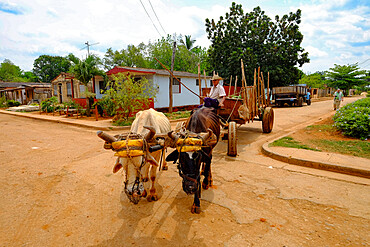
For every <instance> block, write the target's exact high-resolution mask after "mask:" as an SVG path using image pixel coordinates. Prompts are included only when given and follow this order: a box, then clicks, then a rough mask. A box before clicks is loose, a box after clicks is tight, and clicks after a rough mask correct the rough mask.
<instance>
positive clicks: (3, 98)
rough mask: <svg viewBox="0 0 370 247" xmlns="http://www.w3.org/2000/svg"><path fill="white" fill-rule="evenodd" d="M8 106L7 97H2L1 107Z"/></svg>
mask: <svg viewBox="0 0 370 247" xmlns="http://www.w3.org/2000/svg"><path fill="white" fill-rule="evenodd" d="M4 107H6V98H5V96H3V97H0V108H4Z"/></svg>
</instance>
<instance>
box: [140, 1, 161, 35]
mask: <svg viewBox="0 0 370 247" xmlns="http://www.w3.org/2000/svg"><path fill="white" fill-rule="evenodd" d="M140 3H141V6H143V8H144V10H145V12H146V14H147V15H148V17H149V19H150V21H151V22H152V24H153V26H154V28H155V30H157V32H158V34H159V36H161V37H162V35H161V33H160V32H159V31H158V29H157V27H156V26H155V24H154V22H153V20H152V18H151V17H150V15H149V13H148V11H146V8H145V6H144V4H143V2H142V1H141V0H140Z"/></svg>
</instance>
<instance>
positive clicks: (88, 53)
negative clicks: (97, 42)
mask: <svg viewBox="0 0 370 247" xmlns="http://www.w3.org/2000/svg"><path fill="white" fill-rule="evenodd" d="M85 45H86V46H87V56H90V49H89V48H90V44H89V41H86V43H85Z"/></svg>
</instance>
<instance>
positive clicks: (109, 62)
mask: <svg viewBox="0 0 370 247" xmlns="http://www.w3.org/2000/svg"><path fill="white" fill-rule="evenodd" d="M179 37H180V38H177V37H175V36H171V35H168V36H167V37H163V38H161V39H158V40H156V41H154V42H149V43H148V44H144V43H141V44H139V45H138V46H134V45H129V46H128V47H127V49H122V50H121V51H113V49H112V48H109V49H108V50H107V52H106V53H105V56H104V59H103V60H104V67H105V69H107V70H109V69H112V68H113V67H114V66H129V67H140V68H149V69H163V67H162V66H161V65H160V64H159V63H158V62H157V61H156V60H155V59H154V58H155V57H156V58H157V59H158V60H159V61H161V62H162V63H163V64H165V65H166V66H167V67H168V68H169V67H170V65H171V57H172V48H173V41H174V40H176V42H177V43H180V42H181V41H180V40H181V36H179ZM188 38H189V39H190V35H189V36H188ZM198 63H200V64H201V69H202V70H203V69H206V70H207V71H208V68H209V66H208V60H207V49H206V48H201V47H198V46H197V47H193V48H192V49H191V51H190V50H188V49H187V47H186V46H185V45H179V46H177V48H176V59H175V65H174V70H176V71H186V72H191V73H198Z"/></svg>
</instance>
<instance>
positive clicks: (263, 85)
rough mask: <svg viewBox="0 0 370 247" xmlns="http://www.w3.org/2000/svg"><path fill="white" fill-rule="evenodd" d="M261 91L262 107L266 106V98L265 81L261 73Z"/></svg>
mask: <svg viewBox="0 0 370 247" xmlns="http://www.w3.org/2000/svg"><path fill="white" fill-rule="evenodd" d="M261 86H262V87H261V90H262V96H263V97H262V105H263V106H266V97H265V80H264V79H263V74H262V72H261Z"/></svg>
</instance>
